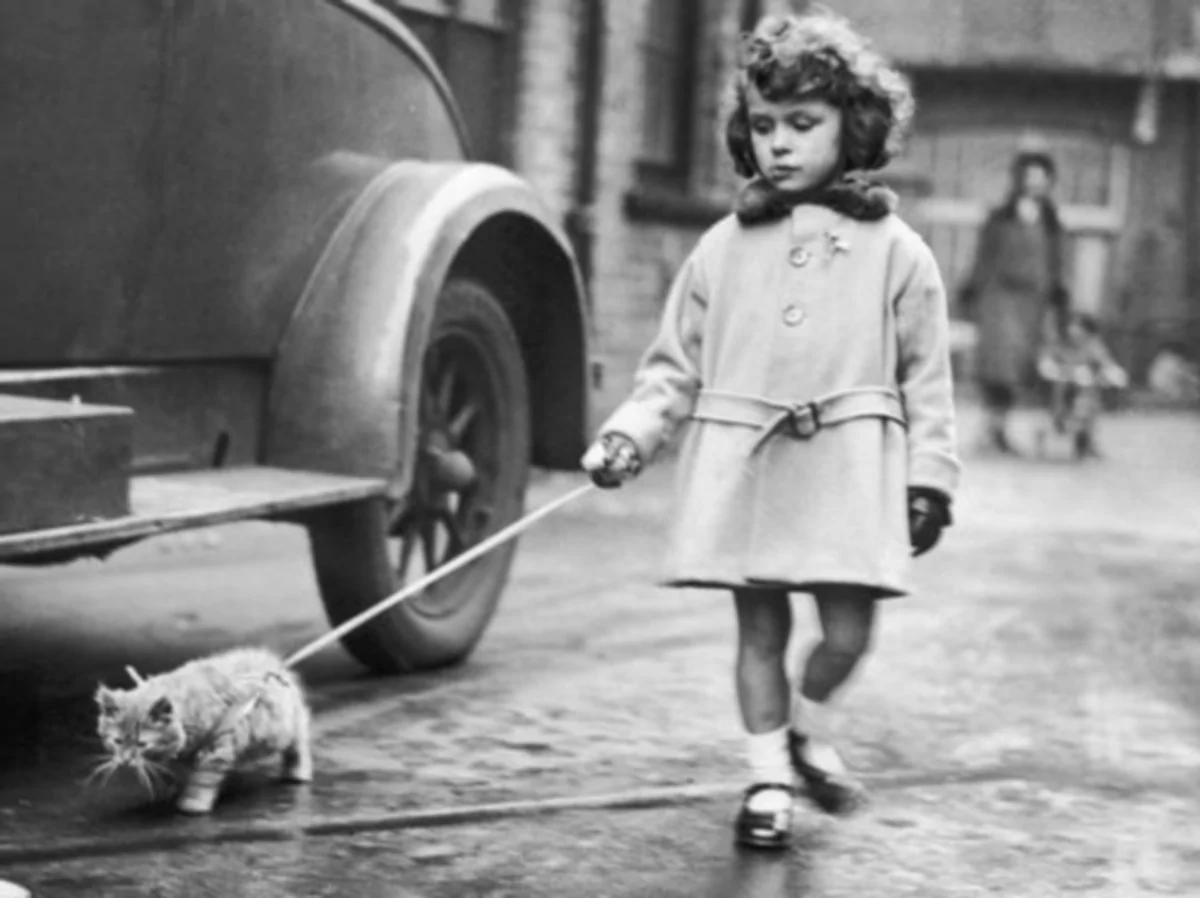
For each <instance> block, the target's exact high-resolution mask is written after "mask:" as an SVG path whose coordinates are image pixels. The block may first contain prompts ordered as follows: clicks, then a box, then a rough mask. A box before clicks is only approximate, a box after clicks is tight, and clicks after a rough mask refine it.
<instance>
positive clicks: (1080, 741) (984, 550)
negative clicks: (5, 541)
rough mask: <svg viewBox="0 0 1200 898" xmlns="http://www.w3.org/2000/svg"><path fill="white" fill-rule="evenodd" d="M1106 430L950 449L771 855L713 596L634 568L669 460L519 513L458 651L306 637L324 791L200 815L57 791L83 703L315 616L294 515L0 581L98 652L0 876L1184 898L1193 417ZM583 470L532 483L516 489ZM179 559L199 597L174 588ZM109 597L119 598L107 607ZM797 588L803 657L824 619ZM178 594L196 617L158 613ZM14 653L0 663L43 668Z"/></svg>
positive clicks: (532, 891) (128, 798) (1190, 846)
mask: <svg viewBox="0 0 1200 898" xmlns="http://www.w3.org/2000/svg"><path fill="white" fill-rule="evenodd" d="M1105 423H1106V425H1107V426H1106V428H1105V431H1104V447H1105V449H1106V452H1107V458H1106V459H1105V460H1103V461H1100V462H1097V463H1090V464H1086V465H1075V464H1068V463H1061V462H1055V461H1032V460H1021V459H1007V458H992V457H986V456H982V455H978V454H971V453H970V452H969V451H968V453H967V462H968V465H969V467H968V470H967V479H966V481H965V486H964V492H963V496H962V500H961V502H960V503H959V506H958V508H957V509H956V519H957V522H958V523H957V525H956V526H955V527H954V528H953V529H952V530H951V531H950V532H949V533H948V535H947V538H946V539H945V541H944V543H943V545H942V546H940V547H939V548H938V549H937V550H936V551H935V552H933V553H932V554H931V555H930V556H928V558H927V559H922V561H921V562H919V567H918V571H919V576H918V582H919V594H918V595H916V596H914V597H913V598H911V599H906V600H902V601H898V602H894V603H889V604H888V605H887V606H886V608H885V610H884V611H883V613H882V616H881V622H880V631H879V634H878V638H877V643H876V649H875V651H874V653H873V654H872V656H871V657H870V658H869V660H868V662H867V664H866V666H865V667H864V669H863V670H862V671H861V673H860V674H859V675H858V676H857V677H856V679H855V680H854V681H853V682H852V684H851V686H850V689H849V690H848V692H847V693H846V696H845V699H844V701H843V702H842V708H843V711H844V715H843V719H842V723H841V726H840V733H841V737H842V740H843V744H844V747H845V754H846V756H847V759H848V761H849V762H850V763H851V764H852V765H853V766H854V767H855V768H856V769H857V770H860V771H862V772H863V773H864V775H865V777H866V779H867V780H868V783H869V785H871V787H872V791H873V802H872V804H871V806H870V807H869V808H868V809H867V810H866V811H865V812H863V813H862V814H861V815H859V816H857V817H854V818H850V819H846V820H841V819H829V818H825V817H821V816H818V815H817V814H816V813H815V812H813V813H810V812H808V811H807V810H805V811H804V812H803V813H801V814H800V815H799V819H798V823H797V835H798V839H797V845H796V847H795V848H794V850H793V851H791V852H790V853H789V854H788V855H787V856H784V857H754V856H747V855H742V854H739V853H737V852H735V851H734V850H733V848H732V846H731V844H730V829H729V821H730V818H731V814H732V812H733V809H734V807H735V802H736V794H737V790H738V788H739V787H740V785H741V784H742V781H741V776H742V768H741V756H740V751H741V739H740V727H739V725H738V723H737V716H736V709H735V706H734V703H733V693H732V683H731V675H730V673H731V667H732V659H733V640H732V624H733V616H732V607H731V603H730V602H729V601H728V599H727V598H726V597H724V596H722V595H720V594H717V593H708V592H697V591H670V590H663V589H660V588H658V587H656V586H655V585H654V582H653V581H654V577H655V574H656V562H657V559H658V556H659V548H660V547H661V540H662V522H663V521H664V520H665V510H666V508H667V506H668V504H669V502H670V472H669V470H666V469H659V470H654V471H652V472H651V473H650V474H649V475H648V476H647V477H646V478H645V480H644V481H642V482H639V483H637V484H634V485H633V486H631V487H629V488H627V489H625V490H622V491H618V492H613V493H603V494H600V493H597V494H594V495H592V496H590V497H588V498H586V499H584V500H583V501H581V502H579V503H577V504H575V505H573V506H571V507H569V508H567V509H566V510H564V511H563V512H561V513H560V514H559V516H558V517H557V518H556V519H555V521H554V522H553V523H548V524H546V525H545V526H543V527H540V528H539V529H536V530H534V531H532V532H531V533H530V534H529V535H528V536H527V537H526V538H525V539H524V540H523V544H522V548H521V550H520V552H519V554H518V560H517V566H516V569H515V572H514V576H513V579H512V581H511V584H510V586H509V589H508V592H507V594H506V596H505V599H504V602H503V604H502V606H501V610H500V612H499V615H498V616H497V618H496V620H495V622H494V624H493V626H492V628H491V630H490V631H489V633H488V635H487V636H486V637H485V639H484V641H483V643H482V644H481V645H480V647H479V649H478V651H477V652H476V654H475V655H474V656H473V657H472V659H471V660H470V662H469V663H468V664H466V665H465V666H463V667H461V668H457V669H454V670H448V671H442V672H435V673H428V674H422V675H419V676H410V677H405V678H397V679H389V680H378V679H370V678H366V677H363V676H360V675H359V674H358V672H357V669H356V668H355V667H354V666H353V664H352V663H351V662H349V661H348V660H347V659H346V658H345V657H344V656H343V655H342V654H341V652H340V651H339V650H331V651H330V652H328V653H327V654H326V655H325V656H322V657H320V658H318V659H316V660H315V661H314V662H313V665H312V667H311V668H306V669H305V671H304V672H305V674H306V676H307V677H308V679H309V681H310V683H311V685H312V690H313V703H314V706H315V708H316V710H317V726H318V733H319V735H318V742H317V780H316V782H315V783H314V784H313V786H312V787H311V788H299V789H296V788H291V787H279V786H275V785H270V784H262V783H259V782H257V781H254V780H251V781H250V782H249V783H248V785H246V786H244V787H242V788H239V789H237V790H235V792H234V793H233V794H232V795H230V796H229V797H228V799H227V800H226V801H225V802H224V803H222V804H221V805H220V806H219V807H218V811H217V813H216V814H215V815H214V817H213V818H212V819H210V820H200V821H194V820H182V819H178V818H176V817H174V816H173V815H171V814H170V813H168V812H166V811H165V809H160V808H156V807H151V808H149V809H147V808H145V807H144V806H143V803H142V799H141V798H140V797H139V796H138V795H137V794H136V793H135V792H134V791H133V790H131V789H128V788H124V787H117V788H113V789H110V790H107V791H104V792H99V791H96V790H94V789H87V790H84V789H82V788H81V787H80V786H79V785H78V784H77V781H78V780H79V779H80V778H81V777H80V775H81V773H82V770H83V766H82V765H83V757H82V752H83V751H84V749H85V741H84V735H85V733H86V726H87V721H86V714H87V707H86V706H87V700H86V693H87V690H88V689H89V688H90V685H91V684H94V682H95V679H96V678H97V677H100V676H108V675H111V674H113V672H114V669H115V670H119V669H120V668H119V666H117V663H118V661H119V662H120V663H121V664H123V663H133V664H135V665H137V666H139V668H141V669H143V670H144V671H147V670H154V669H156V665H158V666H159V667H165V666H170V665H172V664H175V663H178V662H179V661H182V660H184V659H185V658H187V657H189V656H190V655H191V654H195V653H196V652H198V651H206V650H209V649H210V648H213V647H215V646H217V645H221V644H226V645H227V644H232V643H237V642H246V641H258V640H260V639H265V640H266V641H267V642H268V643H270V644H273V645H276V646H277V647H279V648H281V649H284V650H288V649H291V648H294V647H295V646H296V645H298V644H299V643H300V642H302V641H303V640H304V639H306V638H307V637H308V636H310V635H314V634H316V633H319V632H321V630H322V629H323V627H324V624H323V622H322V620H321V617H320V611H319V602H318V600H317V598H316V594H315V590H314V588H313V587H312V584H311V581H310V579H309V580H306V579H305V578H310V576H311V575H310V574H309V573H308V572H307V569H306V567H305V565H306V559H305V558H304V557H303V552H304V545H303V540H302V538H300V537H298V536H297V534H295V533H292V532H290V531H286V530H285V529H284V528H265V527H262V528H258V529H253V528H251V529H250V530H245V531H239V532H244V533H246V534H249V537H247V538H240V537H239V538H237V539H225V540H221V539H217V540H215V541H214V544H213V545H211V546H209V547H207V548H198V549H196V550H194V551H192V552H190V553H189V552H180V553H175V555H173V556H172V557H171V558H170V559H169V560H170V561H171V564H166V563H165V561H163V560H162V559H160V558H158V557H157V556H156V555H155V554H154V552H152V551H150V550H148V549H143V548H139V549H137V550H133V551H131V552H130V553H128V555H127V557H124V558H122V557H120V556H118V558H117V559H115V560H114V561H113V562H111V563H110V564H109V565H108V566H93V567H89V568H87V570H88V571H89V572H90V573H89V574H88V575H87V576H86V577H84V576H81V575H80V572H79V570H78V569H76V568H70V569H64V570H63V571H57V572H55V571H38V572H29V571H9V572H5V573H4V574H3V579H0V589H4V590H6V591H7V592H8V593H9V594H11V595H13V596H14V600H13V608H14V609H15V610H14V612H13V613H14V614H16V615H18V616H19V615H22V614H24V615H26V616H27V617H26V623H25V624H23V625H21V626H19V627H16V628H15V630H16V631H17V632H23V633H26V634H27V633H28V632H29V629H30V628H31V627H34V628H35V629H39V631H49V630H55V628H56V627H58V623H56V622H61V621H62V620H64V619H66V618H68V617H70V614H71V612H69V611H67V610H63V611H62V612H61V616H60V617H56V616H55V615H56V612H55V611H54V609H55V608H61V609H68V608H71V607H74V608H76V609H78V608H83V609H85V613H86V614H88V615H91V616H94V621H93V624H92V629H91V632H94V633H96V634H97V638H96V646H100V648H96V646H93V647H92V649H91V650H90V651H91V653H90V654H89V653H88V652H81V653H80V660H78V661H77V663H76V664H75V665H73V666H72V671H73V673H72V674H71V676H69V677H64V676H60V680H61V682H60V684H59V686H57V687H56V688H57V689H58V690H59V692H60V694H64V693H65V694H66V696H67V697H66V698H60V699H59V700H58V701H57V702H56V704H55V705H54V707H55V708H56V709H58V710H57V711H56V712H55V713H56V714H60V715H62V719H61V720H60V721H59V722H58V724H57V727H56V726H55V725H53V724H52V723H50V724H46V731H47V732H49V733H54V734H57V735H56V736H55V739H56V740H57V741H55V742H54V743H53V744H51V745H49V746H47V747H43V750H42V760H41V761H40V763H27V764H26V765H25V766H22V767H20V768H14V767H12V766H11V765H10V769H9V770H7V771H6V774H5V778H4V781H3V784H2V786H3V790H2V791H0V862H2V863H3V865H4V866H3V869H0V877H3V878H8V879H12V880H14V881H17V882H20V883H23V884H25V885H26V886H27V887H29V888H31V889H33V891H34V894H35V896H39V898H40V896H47V898H50V896H59V895H64V896H65V895H85V894H86V895H98V896H109V895H111V896H119V898H123V896H127V895H128V896H135V895H139V896H140V895H155V896H207V895H214V896H215V895H222V896H233V895H245V896H285V895H286V896H320V895H354V896H366V898H371V896H397V898H399V896H414V898H416V896H420V898H441V896H447V898H449V896H475V895H479V896H484V895H497V896H501V895H511V896H541V895H546V896H549V895H556V896H557V895H587V896H609V895H611V896H620V895H638V896H641V895H662V896H680V898H682V896H696V895H703V896H706V895H713V896H718V895H721V896H726V895H727V896H735V895H761V896H774V895H813V896H830V898H836V896H850V895H856V896H858V895H873V896H892V895H897V896H899V895H919V896H927V898H941V896H946V898H950V896H954V898H961V896H971V895H1002V896H1055V895H1075V894H1087V895H1104V896H1113V898H1125V896H1137V895H1177V896H1189V895H1196V894H1200V849H1198V847H1197V846H1198V842H1197V838H1196V833H1197V830H1196V820H1197V819H1200V777H1198V775H1197V774H1198V773H1200V606H1197V604H1196V599H1197V584H1198V583H1200V551H1198V549H1200V465H1198V464H1197V460H1198V459H1200V421H1197V420H1196V419H1194V418H1184V417H1179V416H1168V415H1162V414H1154V413H1147V412H1138V413H1133V412H1130V413H1126V414H1122V415H1119V416H1116V417H1114V418H1113V419H1112V420H1110V421H1107V422H1105ZM974 424H975V418H974V415H973V412H972V411H970V410H968V411H967V412H965V413H964V421H963V428H964V442H965V443H969V440H970V437H971V435H972V428H973V426H974ZM578 482H579V478H578V477H574V476H571V475H553V476H545V477H541V478H539V479H538V481H537V483H536V484H535V485H534V487H533V489H532V490H531V495H530V507H531V508H532V507H534V506H536V505H539V504H541V503H542V502H544V501H546V500H548V499H550V498H552V497H553V496H556V495H558V494H561V493H563V492H565V491H566V490H567V489H569V488H570V487H572V486H573V485H575V484H576V483H578ZM250 537H252V539H251V538H250ZM139 553H140V554H139ZM200 572H203V576H204V578H205V581H206V583H205V591H206V592H207V593H209V594H210V595H211V596H212V600H211V602H210V603H208V604H201V603H200V602H199V601H198V598H197V597H193V596H190V595H189V590H191V589H193V588H194V579H195V578H196V576H197V575H198V573H200ZM131 591H132V592H134V593H136V595H135V596H134V597H133V598H131V599H130V600H129V603H128V606H127V608H126V611H124V612H122V614H128V613H130V612H129V611H128V608H129V607H132V608H135V609H138V610H137V613H138V614H140V615H142V618H141V619H140V620H137V621H135V622H134V623H132V624H131V623H130V622H129V621H128V620H126V619H125V618H123V617H122V616H121V615H119V614H113V615H110V614H108V613H106V612H105V608H111V607H114V606H119V605H121V603H122V600H123V597H124V596H128V595H129V594H130V592H131ZM155 591H157V592H159V593H166V594H167V598H165V599H163V600H162V604H161V605H160V606H157V607H156V600H155V598H154V596H153V595H150V596H143V593H144V592H145V593H153V592H155ZM797 601H798V604H797V608H798V609H799V611H800V613H799V616H798V633H799V638H798V640H797V645H796V650H797V651H799V650H800V649H801V648H802V646H803V644H805V643H807V641H808V639H810V638H811V635H812V633H813V629H812V627H813V625H814V622H815V621H814V618H813V616H812V615H811V612H810V610H809V609H808V606H807V604H806V603H805V601H804V600H803V597H798V600H797ZM70 603H75V604H74V605H71V604H70ZM188 603H190V605H189V604H188ZM177 605H178V606H179V608H184V607H189V608H191V609H192V611H191V612H190V613H193V614H195V615H198V617H197V619H195V620H193V621H192V622H191V624H190V625H189V627H188V628H183V629H180V630H178V631H175V632H172V631H170V630H169V629H168V628H165V627H163V626H162V621H163V620H166V619H169V618H170V616H171V615H172V614H175V613H176V610H173V609H176V606H177ZM251 606H252V607H251ZM239 608H241V609H248V610H244V611H243V612H241V613H242V615H243V616H242V617H238V616H237V614H238V609H239ZM75 613H78V612H75ZM178 613H183V611H178ZM31 622H33V623H31ZM35 623H36V626H35ZM59 630H62V631H63V632H69V628H65V627H59ZM79 630H80V633H82V632H84V630H85V628H84V627H82V626H81V627H80V628H79ZM61 638H62V639H66V641H67V642H68V643H69V641H70V639H69V638H67V637H61ZM74 638H82V637H81V636H76V637H74ZM12 642H13V647H12V649H11V650H6V651H8V654H7V656H6V657H8V658H10V664H14V665H17V666H18V668H19V665H20V664H28V665H31V666H34V665H35V661H36V659H25V660H23V661H22V660H21V658H20V654H19V651H18V649H19V646H17V645H16V640H15V638H13V639H12ZM24 644H26V645H27V644H28V641H27V640H26V641H25V643H24ZM60 644H61V643H60ZM3 648H4V647H3V646H0V649H3ZM25 651H28V649H27V648H26V649H25ZM14 658H15V659H16V660H15V661H14V660H11V659H14ZM60 673H61V672H60ZM43 677H44V674H43ZM72 715H75V716H74V717H72ZM86 748H87V749H88V750H94V748H95V746H86ZM605 796H609V798H605ZM585 799H586V800H591V801H593V802H594V804H595V805H596V806H595V807H585V808H581V809H570V808H569V805H570V804H571V803H572V802H578V801H582V800H585ZM539 800H546V801H561V802H563V806H562V807H559V806H556V805H550V806H549V807H544V806H539V805H538V804H537V802H538V801H539ZM505 802H508V803H514V802H515V803H516V804H510V805H507V806H503V805H500V804H498V803H505ZM608 805H615V806H612V807H609V806H608ZM456 808H457V809H462V808H468V809H469V810H467V811H466V812H459V813H456V812H454V809H456ZM443 811H445V813H443ZM421 814H424V815H425V816H424V817H422V816H420V815H421Z"/></svg>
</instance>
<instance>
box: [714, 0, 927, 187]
mask: <svg viewBox="0 0 1200 898" xmlns="http://www.w3.org/2000/svg"><path fill="white" fill-rule="evenodd" d="M751 85H753V86H754V87H756V88H757V89H758V90H759V92H760V93H761V94H762V95H763V97H764V98H766V99H767V100H769V101H771V102H787V101H794V100H799V99H814V98H815V99H821V100H824V101H826V102H827V103H830V104H831V105H834V106H837V107H839V108H840V109H841V110H842V154H843V166H842V167H843V170H844V171H847V172H849V171H854V170H860V171H871V170H874V169H878V168H882V167H883V166H885V165H886V164H887V163H888V162H889V161H890V160H891V159H893V158H894V157H895V156H896V154H897V153H898V152H899V151H900V149H901V147H902V146H903V142H904V139H905V137H906V136H907V134H908V130H909V128H910V127H911V125H912V118H913V112H914V111H915V103H914V101H913V95H912V90H911V88H910V86H909V82H908V79H907V78H905V77H904V75H902V74H901V73H900V72H899V71H897V70H896V69H895V68H893V67H892V66H891V65H889V64H888V62H887V61H886V60H884V58H883V57H882V56H880V55H879V54H878V53H876V52H875V51H874V50H873V49H872V48H871V46H870V44H869V43H868V41H867V40H866V39H865V38H863V37H862V36H861V35H859V34H858V33H857V32H856V31H854V29H853V28H851V27H850V25H849V23H848V22H846V20H844V19H842V18H840V17H839V16H836V15H834V14H833V13H832V12H830V11H829V10H827V9H825V8H823V7H813V8H812V9H811V10H810V11H809V12H808V13H806V14H805V15H803V16H767V17H765V18H763V19H762V20H761V21H760V22H759V23H758V26H757V27H756V28H755V29H754V31H753V32H752V33H750V34H747V35H743V37H742V48H741V59H740V61H739V65H738V71H737V74H736V75H735V76H734V79H733V110H732V112H731V113H730V115H729V119H728V121H727V122H726V127H725V142H726V145H727V146H728V149H729V154H730V155H731V156H732V157H733V166H734V168H735V169H736V171H737V173H738V174H739V175H741V176H743V177H746V178H749V177H753V176H754V175H755V174H756V173H757V172H758V166H757V164H756V163H755V160H754V148H753V145H752V142H751V138H750V116H749V110H748V108H747V101H746V92H747V91H748V90H749V88H750V86H751Z"/></svg>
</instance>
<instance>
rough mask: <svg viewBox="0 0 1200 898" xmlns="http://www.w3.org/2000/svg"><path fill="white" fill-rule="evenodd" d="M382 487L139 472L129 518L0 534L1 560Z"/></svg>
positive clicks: (343, 498)
mask: <svg viewBox="0 0 1200 898" xmlns="http://www.w3.org/2000/svg"><path fill="white" fill-rule="evenodd" d="M386 489H387V481H386V480H383V479H374V478H367V477H348V476H344V475H340V474H322V473H317V472H313V471H296V470H290V469H286V468H268V467H258V466H247V467H238V468H219V469H212V470H204V471H187V472H184V473H180V474H154V475H143V476H139V477H134V478H132V479H131V480H130V511H131V513H130V514H129V515H128V516H124V517H116V518H108V519H105V520H94V521H88V522H86V523H81V524H71V525H69V526H65V527H53V528H49V529H45V530H26V531H22V532H18V533H9V534H4V535H0V561H4V560H17V559H20V558H22V557H29V556H39V555H57V554H62V555H70V554H75V553H76V552H79V554H86V552H85V551H79V550H86V548H88V547H97V548H99V547H104V546H108V545H113V546H116V545H120V544H123V543H127V542H134V541H137V540H139V539H144V538H146V537H149V536H155V535H157V534H160V533H168V532H171V531H174V530H187V529H189V528H193V527H207V526H212V525H216V524H227V523H229V522H231V521H240V520H246V519H251V518H283V517H287V516H289V515H291V514H293V513H295V512H302V511H305V510H309V509H313V508H319V507H321V506H326V505H337V504H341V503H344V502H355V501H359V500H362V499H369V498H372V497H376V496H383V495H385V493H386Z"/></svg>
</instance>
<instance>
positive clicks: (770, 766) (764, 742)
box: [746, 726, 795, 813]
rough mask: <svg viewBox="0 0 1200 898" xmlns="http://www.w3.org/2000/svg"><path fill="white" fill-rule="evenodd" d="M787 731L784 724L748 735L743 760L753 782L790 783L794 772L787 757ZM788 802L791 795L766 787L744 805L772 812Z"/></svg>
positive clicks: (789, 803) (784, 806) (787, 804)
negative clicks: (766, 788) (744, 758)
mask: <svg viewBox="0 0 1200 898" xmlns="http://www.w3.org/2000/svg"><path fill="white" fill-rule="evenodd" d="M787 731H788V728H787V727H786V726H783V727H780V728H779V729H777V730H771V731H770V732H769V733H757V734H753V733H751V734H747V736H746V759H747V761H749V763H750V774H751V776H752V777H753V778H754V782H756V783H779V784H780V785H783V786H790V785H791V784H792V781H793V780H794V779H795V774H794V773H793V772H792V763H791V760H790V759H789V758H788V746H787ZM791 801H792V799H791V796H790V795H787V794H786V793H784V792H781V791H778V790H775V789H769V790H764V791H762V792H759V793H758V794H756V795H754V796H752V797H751V798H750V800H749V801H748V802H747V804H748V806H749V808H750V810H752V811H761V812H764V813H773V812H775V811H778V810H782V809H783V808H786V807H788V806H789V805H791Z"/></svg>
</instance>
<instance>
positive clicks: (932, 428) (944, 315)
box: [895, 241, 962, 497]
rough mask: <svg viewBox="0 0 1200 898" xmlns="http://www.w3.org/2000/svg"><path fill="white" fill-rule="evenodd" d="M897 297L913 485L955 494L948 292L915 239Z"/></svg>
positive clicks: (899, 377)
mask: <svg viewBox="0 0 1200 898" xmlns="http://www.w3.org/2000/svg"><path fill="white" fill-rule="evenodd" d="M916 246H917V252H916V259H915V260H914V262H913V263H912V264H911V267H910V269H909V273H908V276H907V277H906V278H905V281H904V283H903V285H902V286H901V288H900V290H899V293H898V295H897V297H896V301H895V302H896V306H895V308H896V335H897V339H898V341H899V352H898V354H897V359H898V368H899V370H898V371H897V381H898V383H899V386H900V394H901V397H902V398H903V400H904V409H905V414H906V415H907V418H908V485H909V486H922V487H931V488H933V489H936V490H940V491H941V492H943V493H945V494H946V495H947V496H949V497H953V496H954V493H955V491H956V490H957V489H958V481H959V474H960V471H961V467H962V466H961V464H960V462H959V460H958V449H957V435H956V428H955V420H954V381H953V377H952V375H951V368H950V318H949V313H948V311H947V306H946V290H945V287H944V286H943V283H942V277H941V274H940V273H939V272H938V266H937V262H936V260H935V259H934V257H933V253H932V252H931V251H930V250H929V247H928V246H926V245H925V243H924V242H923V241H918V242H917V243H916Z"/></svg>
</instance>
